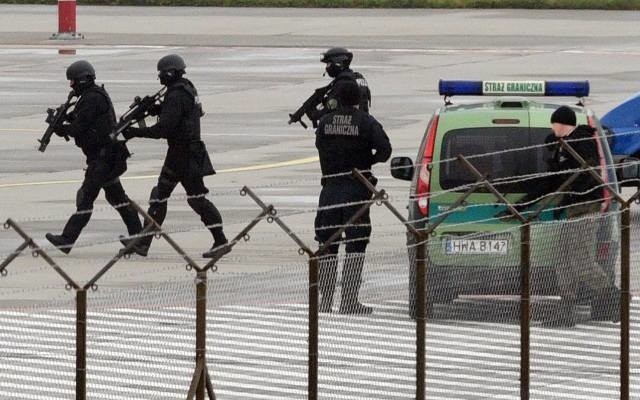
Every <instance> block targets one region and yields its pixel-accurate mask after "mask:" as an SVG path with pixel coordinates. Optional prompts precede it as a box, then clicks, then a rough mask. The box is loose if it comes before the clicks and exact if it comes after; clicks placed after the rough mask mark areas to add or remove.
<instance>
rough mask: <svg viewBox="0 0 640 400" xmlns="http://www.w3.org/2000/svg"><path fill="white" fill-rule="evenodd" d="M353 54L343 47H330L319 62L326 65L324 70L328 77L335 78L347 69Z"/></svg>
mask: <svg viewBox="0 0 640 400" xmlns="http://www.w3.org/2000/svg"><path fill="white" fill-rule="evenodd" d="M352 59H353V53H352V52H350V51H349V50H347V49H345V48H344V47H332V48H330V49H329V50H327V51H326V52H325V53H324V54H322V58H320V61H321V62H323V63H326V64H327V67H326V68H325V70H326V71H327V74H329V76H330V77H332V78H335V77H336V76H338V74H339V73H340V72H342V71H344V70H345V69H347V68H349V64H351V60H352Z"/></svg>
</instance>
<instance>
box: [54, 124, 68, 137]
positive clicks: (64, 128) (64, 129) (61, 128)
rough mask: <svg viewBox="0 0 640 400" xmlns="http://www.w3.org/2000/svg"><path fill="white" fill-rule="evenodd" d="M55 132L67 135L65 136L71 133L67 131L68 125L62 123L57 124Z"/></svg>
mask: <svg viewBox="0 0 640 400" xmlns="http://www.w3.org/2000/svg"><path fill="white" fill-rule="evenodd" d="M54 133H55V134H56V135H58V136H60V137H65V136H69V134H68V133H67V126H66V125H60V126H57V127H56V129H55V131H54Z"/></svg>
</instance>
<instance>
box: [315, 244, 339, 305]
mask: <svg viewBox="0 0 640 400" xmlns="http://www.w3.org/2000/svg"><path fill="white" fill-rule="evenodd" d="M319 266H320V273H319V279H318V290H319V291H320V297H321V301H320V308H319V311H320V312H322V313H330V312H331V307H332V306H333V293H334V292H335V290H336V275H337V273H338V256H336V255H331V256H326V257H324V258H323V259H321V260H320V263H319Z"/></svg>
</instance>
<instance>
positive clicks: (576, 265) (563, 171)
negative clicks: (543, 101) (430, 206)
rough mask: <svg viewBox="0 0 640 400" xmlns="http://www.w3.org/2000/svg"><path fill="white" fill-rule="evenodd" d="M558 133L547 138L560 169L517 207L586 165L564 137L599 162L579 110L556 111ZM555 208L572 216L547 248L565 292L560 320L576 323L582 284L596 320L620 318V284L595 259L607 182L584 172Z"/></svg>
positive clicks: (552, 162)
mask: <svg viewBox="0 0 640 400" xmlns="http://www.w3.org/2000/svg"><path fill="white" fill-rule="evenodd" d="M551 130H552V131H553V136H550V137H548V138H547V140H546V142H547V145H548V146H550V150H551V152H552V155H551V157H550V158H549V160H548V161H547V163H548V169H549V172H557V173H558V174H554V175H551V176H550V177H548V178H545V179H543V180H538V181H537V184H536V185H529V186H530V187H531V190H530V191H529V192H528V193H527V194H526V195H525V196H524V197H523V198H522V199H520V201H519V202H518V203H519V204H518V205H517V207H516V208H517V209H520V210H523V209H525V208H527V207H530V206H532V205H533V204H534V203H535V202H537V201H538V200H540V199H541V198H543V197H546V196H547V195H550V194H552V193H555V192H556V191H557V189H559V188H560V186H561V185H562V184H563V183H564V182H565V181H566V180H567V179H569V177H570V176H571V175H572V173H571V172H569V171H570V170H578V169H581V168H582V165H581V164H580V163H579V162H578V160H576V159H575V158H574V157H573V156H572V155H571V154H570V153H569V152H567V151H566V150H565V149H564V148H563V147H562V146H561V144H560V141H559V140H560V139H563V140H564V141H565V142H566V143H567V144H568V145H569V146H571V147H572V148H573V149H574V150H575V151H576V152H577V153H578V154H579V155H580V156H581V157H582V158H583V159H584V160H585V161H586V162H587V163H588V164H589V166H591V167H592V168H598V167H599V165H600V164H599V159H600V156H599V154H598V147H597V144H596V142H595V139H594V134H595V129H594V128H592V127H590V126H588V125H578V126H576V114H575V112H574V111H573V110H572V109H571V108H569V107H567V106H561V107H559V108H558V109H557V110H555V111H554V112H553V114H552V115H551ZM563 193H564V195H563V196H562V198H561V200H560V202H559V204H558V205H557V206H556V211H555V212H554V214H555V216H556V217H557V218H559V217H560V212H561V211H562V210H563V209H566V213H567V220H566V221H563V222H562V223H561V225H559V227H558V229H560V237H561V238H562V240H563V242H562V243H554V244H553V245H551V246H549V249H548V251H550V252H552V254H553V255H554V256H555V257H556V260H557V264H556V279H557V283H558V287H559V291H560V294H561V296H562V299H563V301H562V305H561V310H560V311H561V312H560V316H559V319H558V322H559V323H560V324H561V325H566V326H573V325H575V318H574V306H575V304H576V296H577V292H578V288H579V286H580V284H581V283H582V284H585V285H586V286H587V287H588V288H589V289H590V290H591V291H592V293H591V296H590V297H591V298H592V300H591V317H592V319H594V320H612V321H617V320H618V315H619V303H620V290H619V289H618V288H617V287H616V286H615V285H613V284H612V283H610V282H611V280H610V279H609V278H608V277H607V274H606V273H605V272H604V270H603V269H602V267H601V266H600V265H599V264H598V263H597V262H596V260H595V248H596V243H597V236H596V234H597V228H598V225H599V221H598V218H599V214H600V211H601V209H602V202H603V200H604V199H603V194H604V192H603V188H602V187H600V185H599V184H598V182H597V181H596V180H595V179H594V178H593V176H591V175H590V174H589V173H588V172H587V171H584V172H582V173H581V174H580V175H579V176H578V177H577V179H575V180H574V181H573V183H572V184H571V185H569V187H568V188H567V189H566V190H564V191H563Z"/></svg>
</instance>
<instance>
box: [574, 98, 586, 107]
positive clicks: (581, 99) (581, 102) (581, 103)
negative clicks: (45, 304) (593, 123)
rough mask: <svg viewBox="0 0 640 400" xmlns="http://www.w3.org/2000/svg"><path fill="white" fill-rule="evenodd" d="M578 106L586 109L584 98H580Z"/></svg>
mask: <svg viewBox="0 0 640 400" xmlns="http://www.w3.org/2000/svg"><path fill="white" fill-rule="evenodd" d="M576 105H577V106H580V107H584V97H580V99H579V100H578V102H577V103H576Z"/></svg>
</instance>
